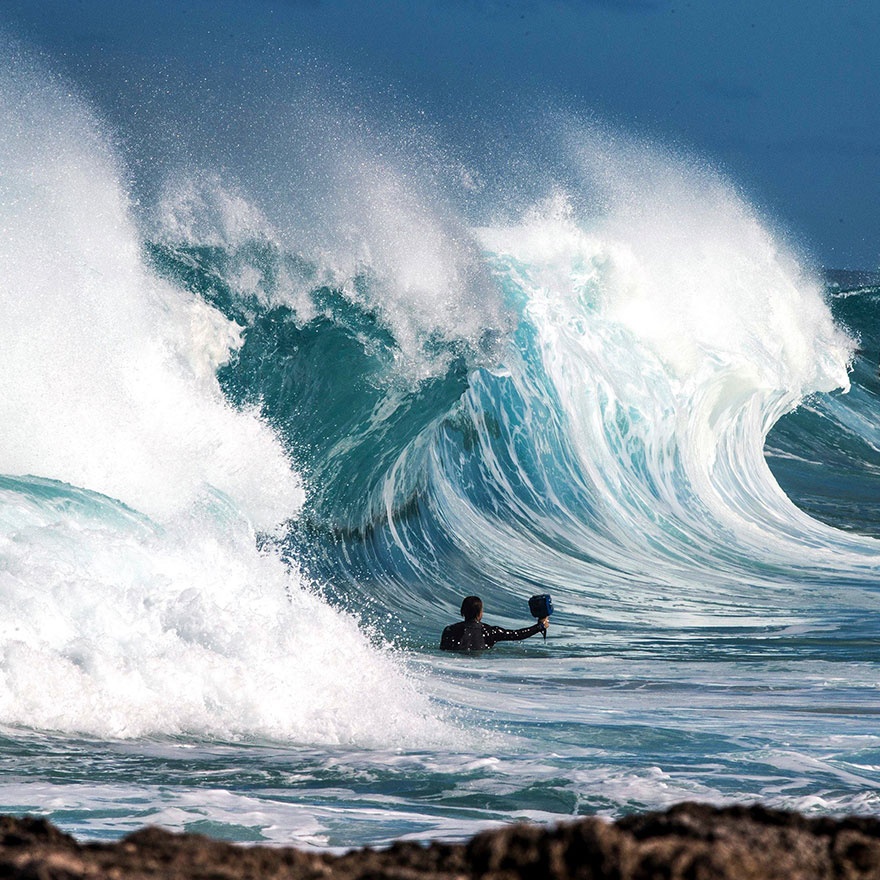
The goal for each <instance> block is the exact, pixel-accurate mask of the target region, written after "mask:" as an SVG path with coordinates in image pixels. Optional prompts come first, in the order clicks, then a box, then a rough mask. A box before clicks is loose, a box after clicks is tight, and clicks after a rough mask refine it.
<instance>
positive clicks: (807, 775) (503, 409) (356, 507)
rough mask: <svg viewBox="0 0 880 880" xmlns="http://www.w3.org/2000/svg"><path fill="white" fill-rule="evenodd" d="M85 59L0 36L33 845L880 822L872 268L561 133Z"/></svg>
mask: <svg viewBox="0 0 880 880" xmlns="http://www.w3.org/2000/svg"><path fill="white" fill-rule="evenodd" d="M166 36H167V35H166ZM131 38H132V37H131V35H129V36H128V37H126V40H129V39H131ZM77 39H79V40H81V42H80V44H78V45H80V48H79V49H78V50H77V51H78V52H80V54H79V55H78V54H77V52H74V51H73V50H70V51H69V52H67V53H65V52H59V53H58V55H57V56H52V55H51V54H42V53H41V52H40V51H38V49H36V48H35V47H34V46H32V45H29V44H28V43H27V41H26V40H22V39H20V38H19V37H17V36H11V35H3V36H2V37H0V47H2V50H3V53H2V59H3V60H2V61H0V130H2V131H3V132H4V134H5V137H4V139H3V141H2V143H0V228H2V229H3V230H4V232H3V236H2V240H0V307H2V315H3V321H2V322H0V324H2V329H0V351H2V352H3V369H2V371H0V405H2V407H3V419H2V425H3V427H2V430H0V596H2V599H3V601H2V602H0V766H2V770H3V774H2V778H0V811H3V812H11V813H17V814H22V813H37V814H40V815H45V816H48V817H49V818H51V819H52V820H53V821H54V822H56V823H58V824H59V825H60V826H61V827H62V828H63V829H64V830H66V831H69V832H71V833H74V834H75V835H77V836H79V837H83V838H100V839H106V838H115V837H118V836H121V835H123V834H124V833H127V832H129V831H131V830H134V829H135V828H138V827H140V826H142V825H144V824H148V823H153V824H159V825H163V826H165V827H169V828H174V829H186V830H189V831H199V832H203V833H208V834H212V835H216V836H220V837H224V838H228V839H232V840H239V841H268V842H272V843H278V844H282V843H283V844H286V843H294V844H299V845H314V846H319V847H347V846H352V845H365V844H384V843H387V842H389V841H391V840H393V839H396V838H411V839H417V840H427V839H462V838H464V837H466V836H467V835H470V834H472V833H473V832H475V831H476V830H478V829H480V828H483V827H487V826H490V825H493V824H497V823H503V822H509V821H513V820H521V819H527V820H533V821H538V822H556V821H559V820H563V819H566V818H570V817H574V816H581V815H601V816H609V817H613V816H620V815H623V814H626V813H629V812H633V811H636V810H645V809H653V808H658V807H665V806H667V805H670V804H672V803H675V802H678V801H681V800H686V799H697V800H703V801H710V802H713V803H719V804H721V803H750V802H754V801H759V802H762V803H765V804H767V805H770V806H774V807H784V808H793V809H799V810H803V811H806V812H808V813H816V814H841V813H852V812H856V813H864V812H872V813H873V812H876V810H877V809H878V782H880V737H878V734H877V728H876V720H877V713H878V708H877V693H878V684H877V682H878V664H880V639H878V638H877V632H876V631H877V626H876V615H877V613H878V610H880V593H878V583H877V579H878V570H880V552H878V544H877V538H878V536H880V513H878V510H880V508H878V506H877V503H876V499H877V498H878V497H880V495H878V490H880V429H878V418H877V416H878V413H880V406H878V391H880V383H878V351H880V325H878V318H877V316H878V300H880V275H878V273H877V272H872V271H863V270H857V269H840V268H837V267H828V266H823V265H822V264H821V263H822V261H820V260H818V259H816V258H813V257H811V256H810V253H809V249H808V248H805V247H804V246H803V245H802V244H800V243H798V241H797V240H796V239H795V238H794V237H793V236H792V235H791V234H790V233H789V232H787V231H786V230H785V229H784V228H782V227H781V224H779V223H778V222H776V221H774V220H773V219H771V217H770V216H769V213H768V212H767V211H766V210H765V209H764V208H763V207H761V206H759V205H757V204H756V203H755V200H754V199H753V198H752V197H750V196H749V195H748V194H746V193H745V192H744V191H743V190H742V188H741V187H740V186H739V185H737V184H736V183H735V182H733V180H732V179H731V176H730V175H729V174H728V173H726V172H725V171H724V170H723V169H720V168H719V167H717V166H716V165H715V164H713V163H712V162H711V161H710V160H708V159H706V158H704V157H701V156H697V155H695V154H694V153H693V152H692V151H689V150H686V149H683V148H680V147H677V146H672V145H670V144H668V143H665V142H661V141H660V140H659V139H657V138H656V137H649V136H646V135H645V134H644V133H642V134H635V133H633V132H631V131H629V130H626V129H625V127H624V126H622V125H621V124H619V123H615V124H610V123H607V122H603V121H602V120H600V119H598V118H597V117H596V116H595V115H594V114H592V113H589V112H586V111H584V110H583V108H580V107H577V106H572V105H571V103H570V102H565V101H551V100H545V101H542V102H540V104H539V105H538V104H536V103H531V104H530V105H529V106H528V108H526V109H524V108H523V106H522V105H521V104H517V105H516V107H515V109H511V105H510V104H509V103H507V99H508V98H509V95H508V93H507V92H506V91H505V90H504V89H503V87H502V85H501V84H498V83H496V82H494V81H491V80H489V79H487V82H486V89H487V92H489V93H490V94H495V95H496V96H504V98H505V100H503V101H502V100H500V99H499V100H498V101H496V102H495V107H494V109H493V111H492V112H488V111H487V106H488V105H485V104H484V105H480V106H479V107H478V106H477V104H479V100H483V98H485V96H483V98H480V99H479V100H478V96H475V97H474V102H475V103H474V104H473V105H471V106H464V104H463V105H462V109H461V119H460V120H459V122H460V123H461V124H460V125H458V126H451V125H450V122H449V117H448V116H446V115H444V114H443V113H440V112H438V114H437V116H436V118H430V117H427V118H426V117H425V114H424V113H423V112H422V111H420V110H419V108H418V107H417V102H415V101H414V100H413V99H412V98H411V96H409V95H396V94H393V93H392V92H391V91H390V90H388V89H384V90H383V89H382V88H379V87H375V85H374V84H373V83H369V84H366V85H364V84H363V83H354V84H353V83H351V82H348V81H346V80H345V78H344V76H342V75H341V74H340V73H339V72H338V71H334V72H333V74H332V75H331V73H329V72H328V68H327V67H326V66H325V62H324V61H316V60H315V59H308V58H307V59H305V60H303V58H302V57H299V56H297V57H295V58H294V57H292V56H283V57H282V56H281V55H279V56H278V58H277V59H276V61H277V63H276V64H275V65H274V66H273V67H271V69H270V67H269V65H268V64H267V63H265V62H266V58H267V57H268V54H271V52H274V51H276V50H277V47H273V45H271V44H262V43H261V44H260V45H259V46H257V47H252V48H253V54H251V55H247V53H245V52H244V51H241V52H240V53H239V54H231V55H229V56H227V57H225V58H223V59H217V58H211V59H207V60H206V59H201V58H199V57H192V56H188V55H186V54H185V53H184V52H183V51H182V50H181V52H180V55H179V56H176V55H172V56H170V57H169V58H167V59H166V60H165V62H164V63H165V67H164V68H163V72H162V75H161V76H160V75H158V74H157V75H156V76H155V77H154V78H152V79H146V78H143V71H142V70H141V69H140V68H139V67H138V65H139V64H141V63H145V62H144V61H143V59H141V61H138V60H137V58H136V57H135V56H133V55H131V54H129V55H126V54H125V52H122V50H121V49H120V57H122V56H124V57H126V58H129V59H132V58H134V60H129V62H128V63H130V64H131V65H132V66H131V68H130V70H129V73H131V74H132V76H134V74H135V73H137V74H138V75H140V76H141V77H142V78H141V79H136V78H135V79H132V80H131V82H135V83H136V87H135V86H131V85H130V83H129V81H128V80H126V81H125V82H126V83H127V85H126V87H125V88H123V87H122V85H121V83H122V80H117V79H115V76H116V74H118V73H119V65H120V64H121V62H120V61H119V58H117V57H116V56H112V57H111V56H109V55H102V56H100V59H99V61H96V60H95V58H91V60H90V61H89V62H88V64H87V65H86V66H88V65H91V67H90V69H91V70H92V71H93V73H94V72H95V71H100V72H101V73H100V75H98V73H94V75H95V80H94V81H92V82H90V83H89V85H88V87H87V86H86V85H80V83H79V82H78V79H77V77H78V76H79V75H81V74H82V70H83V69H84V67H83V65H84V64H85V62H84V56H83V55H82V52H83V51H84V50H83V49H82V46H84V45H86V43H85V37H84V36H82V35H80V37H77ZM120 39H121V38H120ZM168 39H171V37H168ZM192 40H193V36H192V34H189V33H188V32H182V33H181V35H180V41H181V43H180V45H181V46H188V45H191V44H192ZM124 42H125V41H123V43H124ZM172 42H173V39H172ZM126 45H127V44H126ZM120 46H122V43H120ZM239 48H240V47H239ZM130 51H131V47H128V48H127V49H126V52H130ZM267 53H268V54H267ZM248 58H250V59H251V60H254V59H256V61H257V62H259V63H254V64H250V63H245V60H246V59H248ZM208 61H210V62H211V63H210V64H209V63H208ZM221 61H222V62H223V63H220V62H221ZM203 62H204V70H202V68H200V65H201V64H202V63H203ZM151 63H152V62H151ZM205 71H209V72H205ZM196 73H198V74H199V75H196ZM101 77H104V80H103V85H101V83H100V82H98V80H101ZM96 83H97V84H96ZM108 83H112V84H114V85H112V86H108V85H107V84H108ZM117 83H120V84H118V85H117ZM90 88H94V89H95V93H96V94H100V95H103V96H104V97H105V98H106V95H107V94H108V89H109V90H111V91H112V90H113V89H117V88H118V90H119V94H118V95H117V99H116V100H115V101H114V102H110V103H107V104H104V103H102V100H99V99H97V98H95V97H94V95H93V94H92V93H91V92H90ZM493 89H497V91H495V92H493V91H492V90H493ZM183 94H185V95H186V99H185V100H183V99H181V95H183ZM133 96H136V97H133ZM179 99H180V100H179ZM401 107H403V108H404V109H403V110H401V109H400V108H401ZM392 108H393V109H392ZM484 111H486V112H484ZM465 120H467V121H468V124H464V121H465ZM453 129H454V131H453ZM449 132H451V133H449ZM447 133H449V134H448V137H446V134H447ZM473 593H476V594H478V595H480V596H481V597H482V598H483V600H484V603H485V606H486V619H487V621H489V622H492V623H496V624H500V625H504V626H522V625H524V624H525V623H527V622H529V618H528V606H527V599H528V597H529V596H530V595H532V594H535V593H550V594H551V595H552V596H553V600H554V604H555V607H556V611H555V613H554V615H553V618H552V625H551V628H550V632H549V635H548V637H547V639H546V640H542V639H540V638H533V639H531V640H529V641H527V642H522V643H517V644H503V645H500V646H498V647H497V648H496V649H494V650H493V651H492V652H491V653H489V654H487V655H485V656H465V657H462V656H454V655H449V654H444V653H441V652H440V651H439V650H438V647H437V645H438V640H439V633H440V631H441V630H442V628H443V626H444V625H445V624H447V623H449V622H451V621H452V620H455V619H456V618H457V615H458V606H459V603H460V600H461V597H462V596H464V595H466V594H473Z"/></svg>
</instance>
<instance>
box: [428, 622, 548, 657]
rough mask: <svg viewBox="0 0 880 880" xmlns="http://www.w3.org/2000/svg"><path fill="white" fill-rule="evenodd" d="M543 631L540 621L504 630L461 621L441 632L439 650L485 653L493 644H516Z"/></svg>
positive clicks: (486, 624) (485, 624)
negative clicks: (521, 627)
mask: <svg viewBox="0 0 880 880" xmlns="http://www.w3.org/2000/svg"><path fill="white" fill-rule="evenodd" d="M543 630H544V627H543V626H541V623H540V621H539V622H538V623H536V624H533V625H532V626H527V627H525V628H524V629H504V628H503V627H500V626H489V624H488V623H481V622H480V621H479V620H462V621H461V622H460V623H450V624H449V626H447V627H446V629H444V630H443V635H442V636H441V637H440V648H441V649H442V650H444V651H485V650H486V648H491V647H492V645H494V644H495V642H518V641H519V640H520V639H527V638H528V637H529V636H533V635H536V634H537V633H539V632H543Z"/></svg>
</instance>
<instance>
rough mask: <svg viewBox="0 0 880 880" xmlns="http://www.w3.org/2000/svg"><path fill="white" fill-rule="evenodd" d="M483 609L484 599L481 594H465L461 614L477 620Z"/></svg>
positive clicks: (467, 618)
mask: <svg viewBox="0 0 880 880" xmlns="http://www.w3.org/2000/svg"><path fill="white" fill-rule="evenodd" d="M482 610H483V600H482V599H481V598H480V597H479V596H465V597H464V599H462V602H461V616H462V617H463V618H464V619H465V620H476V619H477V618H478V617H479V616H480V612H481V611H482Z"/></svg>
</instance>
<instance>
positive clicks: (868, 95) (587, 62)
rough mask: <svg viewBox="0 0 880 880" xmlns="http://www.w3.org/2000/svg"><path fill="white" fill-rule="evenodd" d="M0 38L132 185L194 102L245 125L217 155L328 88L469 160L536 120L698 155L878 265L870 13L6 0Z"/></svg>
mask: <svg viewBox="0 0 880 880" xmlns="http://www.w3.org/2000/svg"><path fill="white" fill-rule="evenodd" d="M0 23H2V24H4V25H5V27H6V29H7V30H11V31H12V32H13V33H15V34H16V35H18V36H20V37H23V38H24V39H25V40H26V41H27V42H29V43H30V44H31V45H32V46H34V47H36V48H37V49H39V50H41V51H43V52H45V53H46V55H47V56H48V57H49V58H50V61H51V63H52V64H53V65H54V66H56V67H57V68H58V69H59V70H60V71H61V72H63V73H65V74H66V75H67V76H69V77H70V78H71V79H72V80H73V81H74V82H75V83H76V84H77V86H78V88H79V89H80V90H81V91H82V92H84V93H85V94H86V95H87V96H88V97H89V98H90V99H91V100H92V101H93V103H94V104H95V105H96V106H97V107H98V108H99V111H100V112H101V114H102V115H103V116H104V117H105V118H106V119H107V120H108V121H109V123H110V125H111V126H112V127H113V128H114V129H115V130H116V131H117V133H118V135H119V137H120V140H121V141H122V142H123V143H124V144H127V145H128V148H129V150H130V151H132V154H133V155H134V156H135V158H133V159H132V166H133V167H134V168H135V173H137V169H138V167H139V164H138V163H139V162H140V167H142V166H143V165H144V164H145V161H146V159H145V157H146V156H147V155H148V154H149V155H153V154H159V153H161V152H162V151H163V150H166V149H170V147H169V145H170V144H172V143H178V142H187V141H189V142H190V147H189V149H192V150H195V149H197V148H198V146H199V143H203V142H204V141H205V139H206V135H205V131H206V129H205V128H204V127H201V128H200V127H199V125H194V126H193V129H192V131H189V132H187V131H186V129H187V127H188V120H190V119H194V118H195V117H197V116H198V115H199V112H201V111H202V110H203V108H204V107H205V106H206V105H210V104H212V103H214V104H216V105H218V106H220V105H225V109H224V113H223V116H224V118H227V119H231V118H232V117H234V116H235V113H236V112H238V121H237V122H228V123H227V124H226V131H225V136H226V138H227V140H228V143H227V145H226V149H227V151H229V150H231V149H233V147H234V144H242V143H243V142H246V141H247V140H248V137H249V135H248V133H247V131H246V130H245V129H246V128H247V125H248V120H249V119H250V118H251V117H252V116H253V115H254V113H255V112H256V111H255V110H254V105H255V103H257V102H263V104H264V107H263V109H262V110H260V111H259V112H260V113H262V114H263V115H265V113H266V112H267V111H266V105H267V102H268V101H270V100H271V101H275V102H276V103H280V102H281V101H282V100H283V97H284V96H285V95H288V97H289V98H290V100H292V101H295V100H296V94H297V92H296V89H295V88H294V87H293V85H292V83H293V80H294V79H295V78H296V77H297V76H298V75H299V74H300V72H301V71H302V70H305V71H307V73H308V75H309V76H311V77H315V76H318V75H325V76H326V75H328V72H329V74H332V76H333V77H334V78H336V79H338V80H339V82H340V83H342V85H340V86H339V88H340V89H343V90H344V89H348V90H349V92H348V94H349V95H350V100H352V101H354V102H357V101H358V100H359V96H361V97H363V100H364V102H365V103H370V102H375V104H376V107H379V108H381V109H379V110H377V109H375V108H373V110H365V111H364V113H365V118H369V116H370V113H371V112H372V113H375V114H378V115H382V114H387V113H388V112H389V108H391V107H395V106H396V107H398V108H402V109H399V114H400V116H401V118H404V119H406V120H408V121H409V122H411V123H412V124H418V123H417V121H418V120H419V119H423V120H424V127H425V131H426V132H427V133H429V134H430V136H431V137H432V138H435V139H436V140H438V141H439V142H442V143H446V144H449V145H451V146H450V148H451V149H453V150H458V151H460V154H461V155H466V154H467V153H468V151H469V149H471V145H470V143H469V141H472V140H478V141H480V142H481V143H482V144H483V149H484V150H485V151H487V152H488V151H491V149H492V147H491V146H486V144H487V142H488V141H491V140H492V138H487V137H486V131H488V130H492V131H494V135H493V137H496V138H497V136H498V131H499V129H500V128H503V127H504V126H505V125H506V124H511V125H513V124H514V123H513V122H511V120H517V119H519V118H520V117H521V116H527V115H528V114H529V113H530V112H533V111H534V110H536V109H538V108H540V107H542V106H552V107H555V108H560V109H563V110H564V111H566V112H570V113H572V114H575V115H583V116H594V117H598V118H599V119H602V120H606V121H608V122H610V123H611V124H613V125H615V126H620V127H621V128H622V129H624V130H626V131H628V132H631V133H634V134H636V135H638V136H641V137H646V138H649V139H652V138H653V139H659V140H661V141H663V142H665V143H669V144H672V145H677V146H680V147H682V148H683V149H686V150H690V151H694V152H696V153H698V154H700V155H703V156H705V157H706V158H707V160H708V161H710V162H712V163H715V164H717V165H718V166H720V167H721V168H722V169H723V170H724V171H725V172H726V173H727V174H728V175H729V176H730V177H731V178H732V179H733V180H734V181H735V182H736V183H737V184H738V185H739V186H741V187H742V188H743V190H744V191H745V192H746V193H748V194H749V196H750V197H751V198H752V199H753V200H754V201H755V202H756V203H757V204H758V205H759V206H760V207H761V208H762V209H764V210H766V211H767V212H768V213H769V214H770V215H771V216H772V217H773V218H774V220H775V221H776V222H778V223H779V224H780V225H781V226H782V227H784V228H785V229H787V230H789V232H790V233H791V235H792V236H793V237H794V238H795V239H796V240H797V241H798V243H799V244H800V245H802V246H803V247H805V248H806V249H807V250H808V251H809V252H810V253H812V254H813V255H815V257H816V258H817V259H818V260H820V261H821V262H823V263H824V264H826V265H828V266H837V267H846V266H848V267H862V268H876V267H878V265H880V209H878V206H880V64H878V62H877V58H876V55H877V47H878V46H880V4H877V3H876V0H851V2H846V3H842V2H841V3H833V2H828V0H825V2H818V0H800V2H797V3H795V2H777V3H766V2H754V0H739V2H738V0H732V2H724V3H720V2H709V0H706V2H702V3H697V2H666V0H581V2H563V0H559V2H536V0H507V2H501V0H497V2H496V0H409V2H404V0H380V2H366V0H359V2H355V0H325V2H323V0H286V2H285V0H247V2H231V0H213V2H208V0H204V2H188V0H179V2H165V3H158V2H153V0H143V2H133V0H128V2H125V0H122V2H120V0H116V2H112V3H111V2H109V0H79V2H76V0H63V2H62V0H41V2H34V0H5V2H4V3H3V5H2V6H0ZM261 70H262V71H264V73H263V74H261V73H260V71H261ZM316 71H320V72H321V73H320V74H319V73H316ZM261 75H262V76H263V77H264V79H263V80H261V79H260V76H261ZM261 83H262V84H261ZM346 84H347V85H346ZM288 86H290V91H289V92H286V91H285V89H287V87H288ZM184 94H186V95H188V96H189V100H190V101H191V104H188V103H187V100H184V99H183V95H184ZM351 96H353V97H351ZM196 103H197V104H198V107H199V108H200V110H199V111H198V112H197V110H196V109H195V105H196ZM393 112H398V111H396V110H395V111H393ZM408 124H409V123H408ZM481 127H482V128H483V129H484V131H480V129H481ZM219 136H220V135H219V134H218V133H216V132H215V133H214V134H213V135H212V137H219ZM133 145H134V146H133ZM138 145H140V153H139V154H138Z"/></svg>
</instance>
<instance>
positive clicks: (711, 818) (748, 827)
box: [0, 804, 880, 880]
mask: <svg viewBox="0 0 880 880" xmlns="http://www.w3.org/2000/svg"><path fill="white" fill-rule="evenodd" d="M2 878H28V880H158V878H162V880H184V878H186V880H243V878H248V880H832V878H833V880H880V820H877V819H874V818H869V817H850V818H844V819H833V818H828V817H822V818H813V819H811V818H807V817H805V816H801V815H799V814H797V813H790V812H784V811H781V810H770V809H768V808H766V807H762V806H751V807H744V806H742V807H728V808H717V807H712V806H708V805H706V804H679V805H678V806H676V807H673V808H671V809H670V810H667V811H665V812H656V813H646V814H643V815H638V816H630V817H627V818H625V819H621V820H620V821H618V822H616V823H610V822H605V821H603V820H601V819H582V820H580V821H578V822H572V823H570V824H564V825H559V826H556V827H544V826H537V825H525V824H521V825H508V826H505V827H503V828H499V829H496V830H493V831H486V832H483V833H482V834H478V835H477V836H476V837H474V838H473V839H472V840H471V841H470V842H468V843H466V844H460V845H452V844H437V843H435V844H430V845H428V846H422V845H420V844H416V843H397V844H394V846H392V847H390V848H389V849H385V850H374V849H362V850H353V851H352V852H349V853H346V854H345V855H341V856H334V855H330V854H328V853H321V852H316V851H308V852H304V851H302V850H297V849H293V848H289V847H288V848H281V847H258V846H253V847H250V846H249V847H242V846H236V845H234V844H231V843H224V842H222V841H217V840H210V839H209V838H207V837H202V836H200V835H197V834H172V833H171V832H168V831H163V830H161V829H159V828H145V829H143V830H141V831H138V832H136V833H135V834H131V835H129V836H128V837H126V838H123V839H122V840H120V841H118V842H116V843H102V844H95V843H92V844H80V843H78V842H77V841H76V840H74V839H73V838H72V837H70V836H68V835H67V834H63V833H62V832H61V831H59V830H58V829H57V828H55V827H54V826H53V825H51V824H50V823H49V822H46V821H45V820H43V819H33V818H23V819H16V818H13V817H11V816H0V880H2Z"/></svg>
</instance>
